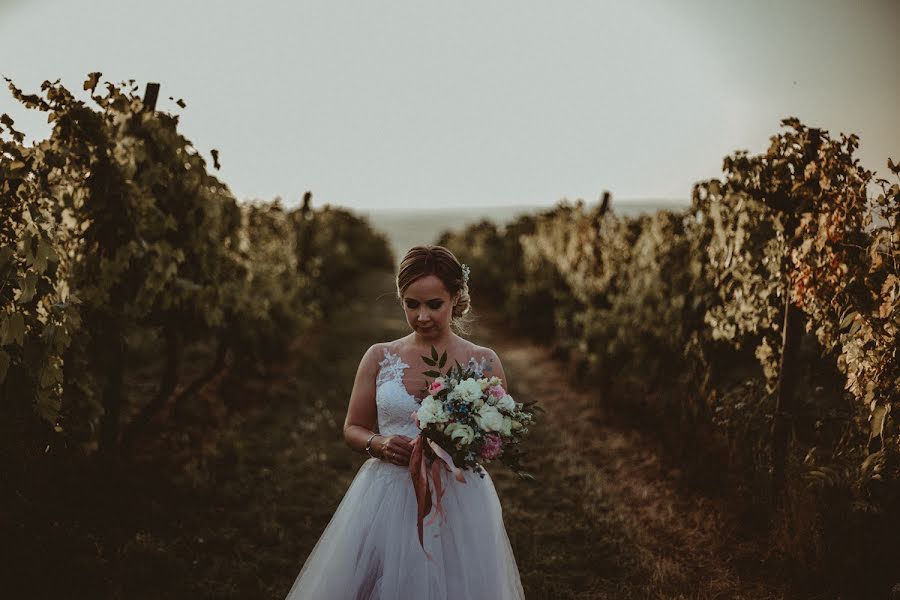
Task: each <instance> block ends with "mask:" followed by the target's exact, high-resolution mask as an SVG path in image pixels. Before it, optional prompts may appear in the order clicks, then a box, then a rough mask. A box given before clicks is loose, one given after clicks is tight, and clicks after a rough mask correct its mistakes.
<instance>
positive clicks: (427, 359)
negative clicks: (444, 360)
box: [422, 356, 437, 367]
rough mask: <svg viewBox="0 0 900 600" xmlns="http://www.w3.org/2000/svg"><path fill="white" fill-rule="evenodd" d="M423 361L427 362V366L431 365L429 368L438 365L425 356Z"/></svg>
mask: <svg viewBox="0 0 900 600" xmlns="http://www.w3.org/2000/svg"><path fill="white" fill-rule="evenodd" d="M422 360H424V361H425V364H426V365H429V366H432V367H434V366H436V365H437V363H436V362H435V361H433V360H431V359H430V358H428V357H427V356H423V357H422Z"/></svg>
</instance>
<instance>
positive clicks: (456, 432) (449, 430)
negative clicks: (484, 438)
mask: <svg viewBox="0 0 900 600" xmlns="http://www.w3.org/2000/svg"><path fill="white" fill-rule="evenodd" d="M444 433H446V434H447V435H449V436H450V439H453V440H456V446H457V448H461V447H463V446H468V445H469V444H471V443H472V440H473V439H474V438H475V432H474V431H473V430H472V428H471V427H469V426H468V425H464V424H462V423H450V424H449V425H447V427H445V428H444Z"/></svg>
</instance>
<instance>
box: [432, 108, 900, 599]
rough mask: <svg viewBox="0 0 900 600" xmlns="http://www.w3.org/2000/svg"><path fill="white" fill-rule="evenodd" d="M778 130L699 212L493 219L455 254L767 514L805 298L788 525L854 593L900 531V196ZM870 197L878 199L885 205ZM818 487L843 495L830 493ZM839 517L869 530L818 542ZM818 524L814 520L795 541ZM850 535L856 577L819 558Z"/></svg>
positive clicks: (847, 160)
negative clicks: (785, 335)
mask: <svg viewBox="0 0 900 600" xmlns="http://www.w3.org/2000/svg"><path fill="white" fill-rule="evenodd" d="M782 125H783V126H784V127H785V130H784V131H783V132H782V133H779V134H778V135H775V136H773V137H772V138H771V145H770V147H769V148H768V150H767V151H766V152H764V153H762V154H759V155H749V154H748V153H746V152H737V153H735V154H734V155H732V156H729V157H726V158H725V160H724V163H723V166H724V176H723V177H722V179H714V180H710V181H704V182H700V183H698V184H696V185H695V186H694V190H693V194H692V205H691V207H690V208H689V209H687V210H684V211H679V212H674V211H659V212H657V213H656V214H654V215H642V216H639V217H635V218H621V217H619V216H618V215H616V214H615V213H614V212H611V211H607V212H603V211H602V209H601V208H596V209H589V208H587V207H585V206H584V205H583V203H581V202H580V201H579V202H578V203H576V204H574V205H572V204H569V203H567V202H563V203H561V204H559V205H558V206H557V207H556V208H555V209H554V210H551V211H547V212H545V213H543V214H540V215H537V216H529V217H523V218H520V219H519V220H518V221H516V222H514V223H512V224H510V225H508V226H507V227H506V232H505V235H504V232H503V231H500V230H498V229H497V228H496V227H493V226H491V225H488V224H479V225H476V226H474V227H471V228H469V229H467V230H465V231H461V232H450V233H447V234H445V235H444V236H443V237H442V243H444V244H445V245H447V246H448V247H450V248H451V249H452V250H453V251H454V252H455V253H456V254H457V255H458V256H459V257H460V259H461V260H463V261H464V262H466V263H468V264H471V265H473V280H475V281H476V282H477V284H478V285H479V286H482V287H483V288H484V289H486V290H490V291H491V293H492V296H491V298H492V299H497V306H498V308H499V309H500V310H501V311H502V312H503V314H504V315H505V316H506V317H507V318H508V319H509V321H510V323H511V324H512V326H514V327H516V328H518V329H520V330H523V331H526V332H529V333H531V334H533V335H534V336H535V337H536V338H537V339H540V340H542V341H544V342H548V343H550V344H552V345H554V346H555V347H556V348H557V349H559V350H561V351H563V353H564V354H565V356H567V357H568V359H569V360H570V362H571V363H572V364H573V365H574V366H575V368H576V372H577V373H579V374H581V375H584V376H585V377H588V378H589V379H590V380H592V381H595V382H597V383H599V384H600V385H599V393H600V394H601V396H603V397H605V398H607V400H610V401H612V399H615V402H616V403H617V404H618V405H619V406H620V407H621V408H625V409H626V410H627V411H628V412H629V413H631V414H633V415H635V417H636V418H638V419H640V421H641V422H643V423H644V424H645V425H648V426H651V427H654V428H656V429H657V430H658V431H659V433H660V436H661V438H662V440H663V442H664V443H665V445H666V447H667V448H668V449H669V450H671V451H672V454H673V456H675V457H680V459H681V460H683V461H684V462H685V466H687V467H688V470H689V472H690V470H692V469H693V470H696V472H697V473H698V474H699V477H698V481H699V480H704V481H706V482H710V480H711V477H710V474H711V472H710V469H709V467H710V466H711V465H719V466H720V469H721V470H722V471H723V475H725V476H726V478H727V479H728V480H730V481H732V482H734V483H733V484H732V488H733V490H734V491H736V492H737V493H738V494H739V495H741V496H742V497H744V498H750V499H751V503H753V502H755V505H756V510H760V511H763V512H765V510H766V509H767V507H768V506H769V503H770V500H771V499H770V478H771V473H770V467H771V460H772V456H771V452H772V438H771V436H770V430H771V426H772V422H773V417H774V415H773V412H774V396H775V391H776V386H777V382H778V377H779V368H780V360H781V353H782V348H781V344H782V327H783V322H784V307H785V300H784V298H785V294H790V298H791V301H792V302H793V304H794V305H795V306H797V307H798V308H800V309H801V310H802V313H803V318H804V319H805V332H806V334H805V336H804V337H803V339H802V342H801V346H800V350H799V355H800V356H799V365H800V366H799V368H800V369H801V371H802V372H801V373H798V374H797V376H798V378H799V381H800V384H799V386H800V392H799V394H800V396H801V397H800V398H799V400H798V403H797V407H796V409H795V411H796V414H793V415H792V419H793V420H792V427H793V431H794V432H795V439H794V444H793V451H792V455H791V456H792V458H791V464H790V469H789V472H790V474H791V475H790V477H791V481H790V489H791V496H792V499H791V503H790V505H789V507H788V510H789V518H788V521H787V522H793V523H794V527H795V528H798V531H797V532H795V533H797V534H798V535H801V536H808V537H801V539H799V541H798V543H797V545H796V546H794V547H792V548H790V551H791V552H792V553H793V554H794V555H795V556H798V557H802V560H803V561H804V562H805V563H806V564H810V565H812V566H813V567H814V570H815V571H816V572H817V573H820V574H827V577H826V580H827V581H829V582H831V583H832V584H837V583H838V582H840V585H844V584H846V582H847V580H850V579H853V578H854V575H853V569H861V568H862V565H865V568H866V569H868V570H869V571H868V572H870V573H871V572H875V571H876V570H877V568H876V565H879V564H884V560H886V559H885V558H884V556H885V552H886V546H885V544H886V540H885V539H884V538H883V537H882V538H881V541H880V542H879V541H878V540H879V538H878V536H877V535H875V534H874V532H875V531H877V530H878V529H879V528H881V529H883V530H886V531H894V532H897V529H898V525H900V524H898V522H897V519H896V517H893V518H889V515H891V514H893V515H896V514H898V510H900V469H898V468H897V465H898V463H900V460H898V459H900V429H898V427H897V426H896V424H895V423H894V422H893V420H892V414H896V413H895V412H894V411H895V410H896V409H897V406H896V405H897V404H898V402H900V364H898V356H897V351H896V350H897V348H898V336H897V332H898V325H900V307H898V303H900V273H898V270H897V268H898V263H900V261H898V258H900V218H898V216H900V185H898V183H897V182H893V183H891V182H888V181H887V180H885V179H880V178H876V177H875V174H874V173H872V172H869V171H867V170H864V169H862V168H861V167H860V166H859V165H858V161H857V159H856V158H855V157H854V151H855V150H856V148H857V145H858V140H857V138H856V137H855V136H844V135H842V136H840V138H838V139H832V138H831V137H830V136H829V134H828V133H827V132H825V131H821V130H816V129H811V128H807V127H805V126H803V125H802V124H801V123H800V122H799V121H797V120H796V119H786V120H785V121H783V123H782ZM888 169H889V170H890V172H891V174H892V176H893V177H894V178H895V179H896V178H898V175H900V168H898V166H897V165H895V164H894V163H893V162H892V161H888ZM873 186H877V187H880V188H881V194H879V195H878V196H877V197H875V198H870V197H868V196H867V190H869V189H871V188H872V187H873ZM873 211H877V213H878V215H879V217H880V220H881V222H880V223H878V224H876V223H875V222H874V219H873V218H872V212H873ZM476 275H477V276H476ZM473 296H474V297H475V300H476V301H477V300H478V298H479V295H478V294H477V293H473ZM842 388H843V390H846V392H844V391H842ZM892 408H893V409H894V410H892ZM823 484H824V485H825V486H826V487H828V488H829V489H832V490H836V491H832V492H829V495H828V496H827V498H826V497H825V496H822V495H821V494H819V492H816V491H815V490H816V489H818V487H817V486H821V485H823ZM810 486H812V487H810ZM835 494H837V495H839V496H841V497H842V498H843V499H844V500H843V501H841V502H834V501H833V499H834V497H835ZM835 507H844V508H843V509H842V508H835ZM841 510H845V512H844V516H845V517H847V518H849V519H850V521H852V522H855V523H857V524H858V525H859V528H858V529H857V530H855V531H853V532H850V533H848V532H847V531H845V530H842V531H844V533H843V534H837V533H835V532H836V531H837V529H834V530H829V531H823V529H822V528H823V527H827V526H829V525H828V524H831V525H834V526H835V527H837V525H835V524H836V523H839V522H841V518H840V514H841V513H840V511H841ZM791 511H792V512H791ZM835 511H837V512H835ZM847 511H863V512H865V514H867V515H870V516H871V515H873V514H880V515H882V518H881V520H878V519H875V518H869V517H867V518H866V519H861V518H857V517H854V516H849V515H848V514H847ZM804 519H806V522H818V525H810V527H809V528H808V529H805V530H803V531H799V527H800V526H799V525H798V524H799V523H802V522H804ZM843 522H846V519H845V520H844V521H843ZM873 528H874V529H873ZM851 533H852V535H853V536H856V539H857V541H860V540H865V541H866V543H865V544H861V547H864V548H867V549H868V550H867V551H866V552H860V555H859V558H858V560H855V561H849V562H848V563H847V564H845V565H843V567H842V570H840V569H835V568H834V567H835V564H834V563H833V562H829V560H831V558H830V557H828V556H826V555H825V554H822V553H819V554H816V551H815V549H816V548H822V547H823V546H822V543H823V539H825V538H828V540H832V541H833V539H839V538H840V537H841V535H851ZM832 535H834V536H836V537H835V538H832V537H830V536H832ZM841 578H844V580H843V581H840V580H841ZM875 581H879V579H878V577H875V578H872V579H871V581H869V582H868V583H867V585H875V584H874V583H873V582H875Z"/></svg>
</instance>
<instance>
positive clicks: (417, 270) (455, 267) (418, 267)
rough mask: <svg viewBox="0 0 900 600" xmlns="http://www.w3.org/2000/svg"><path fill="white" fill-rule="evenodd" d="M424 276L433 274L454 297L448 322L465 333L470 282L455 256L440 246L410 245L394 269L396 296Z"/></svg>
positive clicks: (469, 299)
mask: <svg viewBox="0 0 900 600" xmlns="http://www.w3.org/2000/svg"><path fill="white" fill-rule="evenodd" d="M426 275H435V276H436V277H437V278H438V279H440V280H441V282H442V283H443V284H444V287H445V288H447V291H448V292H449V293H450V295H451V296H456V298H457V300H456V305H455V306H454V307H453V314H452V318H451V319H450V324H451V326H452V327H453V328H455V329H456V330H457V331H460V332H465V324H466V319H465V316H466V315H467V314H468V313H469V310H470V309H471V304H472V300H471V298H470V297H469V284H468V282H467V281H466V278H465V276H464V275H463V269H462V265H461V264H460V262H459V260H457V258H456V256H454V254H453V253H452V252H450V250H448V249H447V248H444V247H443V246H433V245H428V246H414V247H413V248H410V249H409V251H408V252H407V253H406V255H405V256H404V257H403V260H401V261H400V269H399V270H398V271H397V298H403V294H404V293H406V289H407V288H408V287H409V286H410V285H411V284H412V283H413V282H414V281H416V280H418V279H421V278H422V277H425V276H426Z"/></svg>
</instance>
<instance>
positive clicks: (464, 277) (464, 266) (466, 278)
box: [461, 263, 471, 283]
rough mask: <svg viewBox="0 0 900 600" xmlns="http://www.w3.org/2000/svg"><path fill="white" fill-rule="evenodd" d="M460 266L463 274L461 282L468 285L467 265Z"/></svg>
mask: <svg viewBox="0 0 900 600" xmlns="http://www.w3.org/2000/svg"><path fill="white" fill-rule="evenodd" d="M461 266H462V273H463V281H464V282H466V283H468V282H469V271H470V270H471V269H469V265H467V264H466V263H462V265H461Z"/></svg>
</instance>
